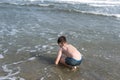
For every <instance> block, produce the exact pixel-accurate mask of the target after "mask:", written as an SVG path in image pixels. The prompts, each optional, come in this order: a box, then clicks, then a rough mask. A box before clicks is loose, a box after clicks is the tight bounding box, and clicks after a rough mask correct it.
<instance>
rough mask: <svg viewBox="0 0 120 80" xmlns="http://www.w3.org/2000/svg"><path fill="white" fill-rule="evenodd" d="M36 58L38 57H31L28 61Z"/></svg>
mask: <svg viewBox="0 0 120 80" xmlns="http://www.w3.org/2000/svg"><path fill="white" fill-rule="evenodd" d="M35 59H36V57H31V58H29V59H28V61H32V60H35Z"/></svg>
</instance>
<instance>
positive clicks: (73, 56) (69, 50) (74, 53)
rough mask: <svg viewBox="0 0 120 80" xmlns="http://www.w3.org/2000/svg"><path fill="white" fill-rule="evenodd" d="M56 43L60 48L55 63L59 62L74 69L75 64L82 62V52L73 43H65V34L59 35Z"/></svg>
mask: <svg viewBox="0 0 120 80" xmlns="http://www.w3.org/2000/svg"><path fill="white" fill-rule="evenodd" d="M57 43H58V45H59V46H60V49H59V50H58V55H57V58H56V60H55V64H56V65H58V63H59V62H60V63H62V64H64V65H66V66H68V67H70V68H72V69H74V70H75V69H76V66H77V65H80V64H81V62H82V54H81V53H80V52H79V51H78V50H77V49H76V48H75V47H74V46H73V45H71V44H68V43H67V40H66V37H65V36H60V37H59V38H58V41H57Z"/></svg>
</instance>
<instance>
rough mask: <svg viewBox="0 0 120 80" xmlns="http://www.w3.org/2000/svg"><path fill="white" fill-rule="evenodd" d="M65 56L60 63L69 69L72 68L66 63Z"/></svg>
mask: <svg viewBox="0 0 120 80" xmlns="http://www.w3.org/2000/svg"><path fill="white" fill-rule="evenodd" d="M65 58H66V57H65V56H62V57H61V59H60V63H62V64H64V65H65V66H67V67H69V68H72V66H69V65H67V64H66V63H65Z"/></svg>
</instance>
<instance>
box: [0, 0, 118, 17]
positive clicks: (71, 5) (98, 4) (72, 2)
mask: <svg viewBox="0 0 120 80" xmlns="http://www.w3.org/2000/svg"><path fill="white" fill-rule="evenodd" d="M0 4H4V5H15V6H16V5H17V6H29V7H31V6H35V7H45V8H46V7H47V8H53V9H54V10H60V11H69V12H70V11H73V12H79V13H85V14H94V15H102V16H112V17H117V18H120V0H115V1H113V0H1V1H0ZM53 9H52V10H53Z"/></svg>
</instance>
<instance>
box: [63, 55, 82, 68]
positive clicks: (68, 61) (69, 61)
mask: <svg viewBox="0 0 120 80" xmlns="http://www.w3.org/2000/svg"><path fill="white" fill-rule="evenodd" d="M81 62H82V59H81V60H75V59H73V58H70V57H67V58H65V63H66V64H67V65H71V66H77V65H80V64H81Z"/></svg>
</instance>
